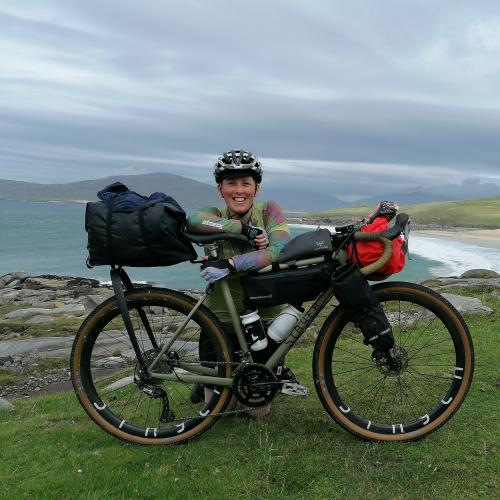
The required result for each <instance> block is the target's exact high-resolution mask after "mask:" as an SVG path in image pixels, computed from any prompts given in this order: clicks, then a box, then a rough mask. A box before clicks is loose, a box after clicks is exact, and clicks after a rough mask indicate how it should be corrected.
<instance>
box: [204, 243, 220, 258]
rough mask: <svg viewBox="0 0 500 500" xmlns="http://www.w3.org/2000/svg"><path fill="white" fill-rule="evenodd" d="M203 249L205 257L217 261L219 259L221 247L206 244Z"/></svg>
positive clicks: (214, 244) (215, 244)
mask: <svg viewBox="0 0 500 500" xmlns="http://www.w3.org/2000/svg"><path fill="white" fill-rule="evenodd" d="M203 248H204V249H205V255H206V256H207V257H208V258H212V259H216V258H217V257H218V254H217V249H218V248H219V245H217V243H206V244H205V245H203Z"/></svg>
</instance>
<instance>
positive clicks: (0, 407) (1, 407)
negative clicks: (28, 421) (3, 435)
mask: <svg viewBox="0 0 500 500" xmlns="http://www.w3.org/2000/svg"><path fill="white" fill-rule="evenodd" d="M12 410H14V406H12V405H11V404H10V403H9V402H8V401H7V400H6V399H4V398H0V411H12Z"/></svg>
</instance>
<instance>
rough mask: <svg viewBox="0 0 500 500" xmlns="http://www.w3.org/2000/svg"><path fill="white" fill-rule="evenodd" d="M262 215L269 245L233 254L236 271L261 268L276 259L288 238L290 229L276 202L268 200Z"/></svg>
mask: <svg viewBox="0 0 500 500" xmlns="http://www.w3.org/2000/svg"><path fill="white" fill-rule="evenodd" d="M263 215H264V228H265V230H266V232H267V236H268V238H269V246H268V247H267V248H266V249H264V250H256V251H254V252H248V253H244V254H241V255H235V256H234V257H233V262H234V266H235V267H236V270H237V271H238V272H243V271H254V270H257V269H262V268H263V267H266V266H268V265H269V264H271V263H272V262H274V261H276V260H278V255H279V254H280V252H281V249H282V248H283V247H284V246H285V245H286V244H287V243H288V241H289V240H290V229H289V228H288V224H287V223H286V219H285V216H284V215H283V212H282V210H281V208H280V206H279V205H278V204H277V203H275V202H274V201H270V202H268V203H267V207H266V209H265V212H264V214H263Z"/></svg>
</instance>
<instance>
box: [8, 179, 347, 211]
mask: <svg viewBox="0 0 500 500" xmlns="http://www.w3.org/2000/svg"><path fill="white" fill-rule="evenodd" d="M118 180H119V181H120V182H123V183H124V184H125V185H126V186H128V187H129V188H130V189H132V190H133V191H137V192H138V193H141V194H149V193H153V192H155V191H163V192H165V193H167V194H170V195H172V196H173V197H174V198H175V199H176V200H177V201H178V202H179V203H180V204H181V205H183V206H185V207H203V206H219V205H220V204H221V199H220V197H219V195H218V194H217V192H216V190H215V187H214V185H212V184H205V183H203V182H197V181H194V180H192V179H188V178H186V177H182V176H180V175H174V174H160V173H157V174H141V175H117V176H113V177H104V178H102V179H93V180H88V181H80V182H70V183H65V184H39V183H31V182H21V181H11V180H6V179H0V200H2V199H3V200H24V201H81V200H87V201H92V200H96V199H97V196H96V193H97V191H99V190H100V189H102V188H103V187H104V186H106V185H107V184H111V183H112V182H115V181H118ZM259 199H260V200H275V201H276V202H278V203H279V204H280V205H281V206H282V207H284V208H287V209H288V210H308V211H310V210H326V209H331V208H336V207H342V206H346V205H347V203H344V202H343V201H341V200H339V199H338V198H336V197H335V196H331V195H327V194H322V193H316V192H309V191H293V190H283V189H279V188H277V189H275V188H273V187H272V185H264V186H263V188H262V192H261V194H260V196H259Z"/></svg>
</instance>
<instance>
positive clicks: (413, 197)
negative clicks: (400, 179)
mask: <svg viewBox="0 0 500 500" xmlns="http://www.w3.org/2000/svg"><path fill="white" fill-rule="evenodd" d="M456 199H457V198H453V197H452V196H447V195H445V194H437V193H431V192H429V191H428V190H427V189H425V188H422V187H417V188H415V189H412V190H410V191H395V192H393V193H387V194H384V195H379V196H370V197H369V198H362V199H361V200H356V201H355V202H353V203H351V206H353V207H354V206H357V205H368V206H370V207H371V206H376V205H378V204H379V203H380V202H381V201H382V200H391V201H396V202H397V203H398V204H399V205H415V204H418V203H431V202H433V201H452V200H456Z"/></svg>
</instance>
